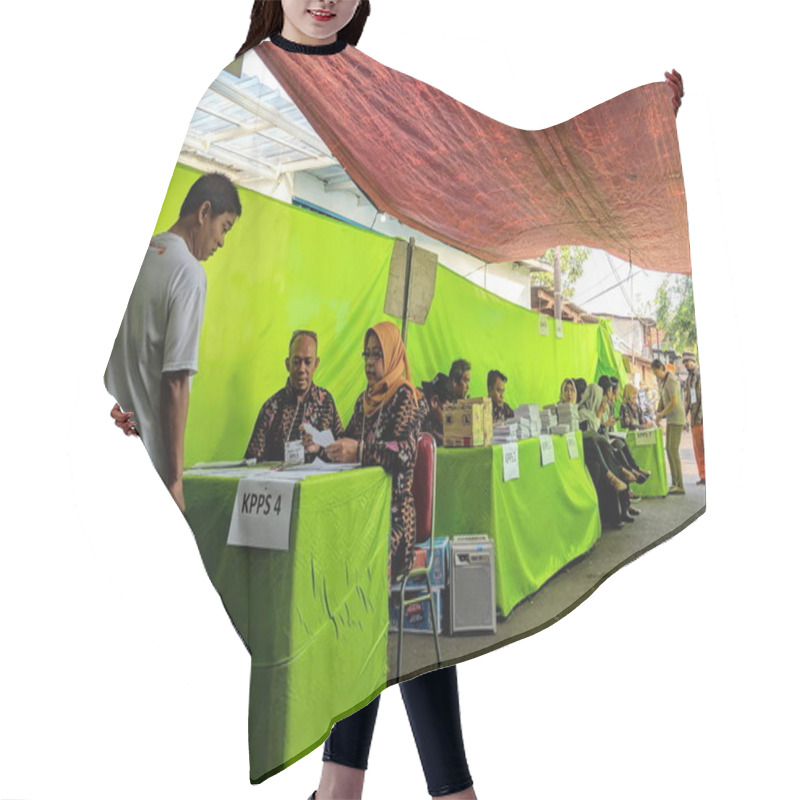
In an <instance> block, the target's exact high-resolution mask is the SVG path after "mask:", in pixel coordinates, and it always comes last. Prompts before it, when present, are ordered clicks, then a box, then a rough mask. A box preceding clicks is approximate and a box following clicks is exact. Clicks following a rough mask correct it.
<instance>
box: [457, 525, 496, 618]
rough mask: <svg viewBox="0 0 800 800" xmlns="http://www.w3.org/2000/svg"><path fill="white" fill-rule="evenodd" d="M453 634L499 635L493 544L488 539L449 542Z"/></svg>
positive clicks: (464, 539)
mask: <svg viewBox="0 0 800 800" xmlns="http://www.w3.org/2000/svg"><path fill="white" fill-rule="evenodd" d="M450 631H451V633H463V632H466V631H470V632H475V631H489V632H491V633H495V632H496V631H497V614H496V611H495V589H494V542H492V540H491V539H490V538H489V537H488V536H485V535H474V536H454V537H453V538H452V539H451V540H450Z"/></svg>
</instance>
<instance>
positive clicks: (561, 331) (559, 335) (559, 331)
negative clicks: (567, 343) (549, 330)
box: [556, 319, 564, 339]
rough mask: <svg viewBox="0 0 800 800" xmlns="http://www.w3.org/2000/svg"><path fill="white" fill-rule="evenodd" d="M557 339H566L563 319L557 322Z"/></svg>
mask: <svg viewBox="0 0 800 800" xmlns="http://www.w3.org/2000/svg"><path fill="white" fill-rule="evenodd" d="M556 338H558V339H563V338H564V320H562V319H557V320H556Z"/></svg>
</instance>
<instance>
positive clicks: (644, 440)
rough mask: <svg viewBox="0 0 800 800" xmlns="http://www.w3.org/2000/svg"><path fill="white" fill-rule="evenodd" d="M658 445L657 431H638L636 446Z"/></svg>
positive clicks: (653, 429)
mask: <svg viewBox="0 0 800 800" xmlns="http://www.w3.org/2000/svg"><path fill="white" fill-rule="evenodd" d="M655 443H656V429H655V428H650V429H648V430H646V431H636V446H637V447H647V446H648V445H654V444H655Z"/></svg>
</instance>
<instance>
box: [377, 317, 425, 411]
mask: <svg viewBox="0 0 800 800" xmlns="http://www.w3.org/2000/svg"><path fill="white" fill-rule="evenodd" d="M370 333H374V334H375V335H376V336H377V337H378V341H379V342H380V343H381V350H382V351H383V378H381V380H379V381H378V382H377V383H375V384H374V385H373V386H371V387H369V386H368V387H367V389H366V391H365V392H364V413H365V414H366V415H367V416H368V417H371V416H372V415H373V414H374V413H376V412H377V411H378V410H379V409H380V407H381V406H382V405H383V404H384V403H388V402H389V400H391V399H392V398H393V397H394V395H395V393H396V392H397V390H398V389H399V388H400V387H401V386H409V387H411V390H412V393H413V397H414V403H416V402H417V390H416V389H415V388H414V384H413V383H411V367H409V365H408V356H407V355H406V348H405V345H404V344H403V339H402V337H401V336H400V330H399V329H398V327H397V325H395V324H394V323H393V322H379V323H378V324H377V325H373V326H372V327H371V328H370V329H369V330H368V331H367V332H366V333H365V334H364V349H365V350H366V349H367V339H369V335H370Z"/></svg>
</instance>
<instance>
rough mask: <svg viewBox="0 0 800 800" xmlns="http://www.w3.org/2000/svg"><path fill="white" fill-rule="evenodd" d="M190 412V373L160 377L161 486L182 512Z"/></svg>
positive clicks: (184, 507) (183, 509)
mask: <svg viewBox="0 0 800 800" xmlns="http://www.w3.org/2000/svg"><path fill="white" fill-rule="evenodd" d="M188 413H189V370H186V369H184V370H180V371H179V372H164V373H162V374H161V405H160V414H161V430H162V436H163V444H164V452H165V453H166V456H167V465H168V467H167V474H166V475H165V476H164V483H166V485H167V489H169V493H170V494H171V495H172V498H173V500H175V502H176V503H177V504H178V508H180V510H181V512H185V511H186V503H185V502H184V499H183V441H184V435H185V433H186V418H187V416H188Z"/></svg>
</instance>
